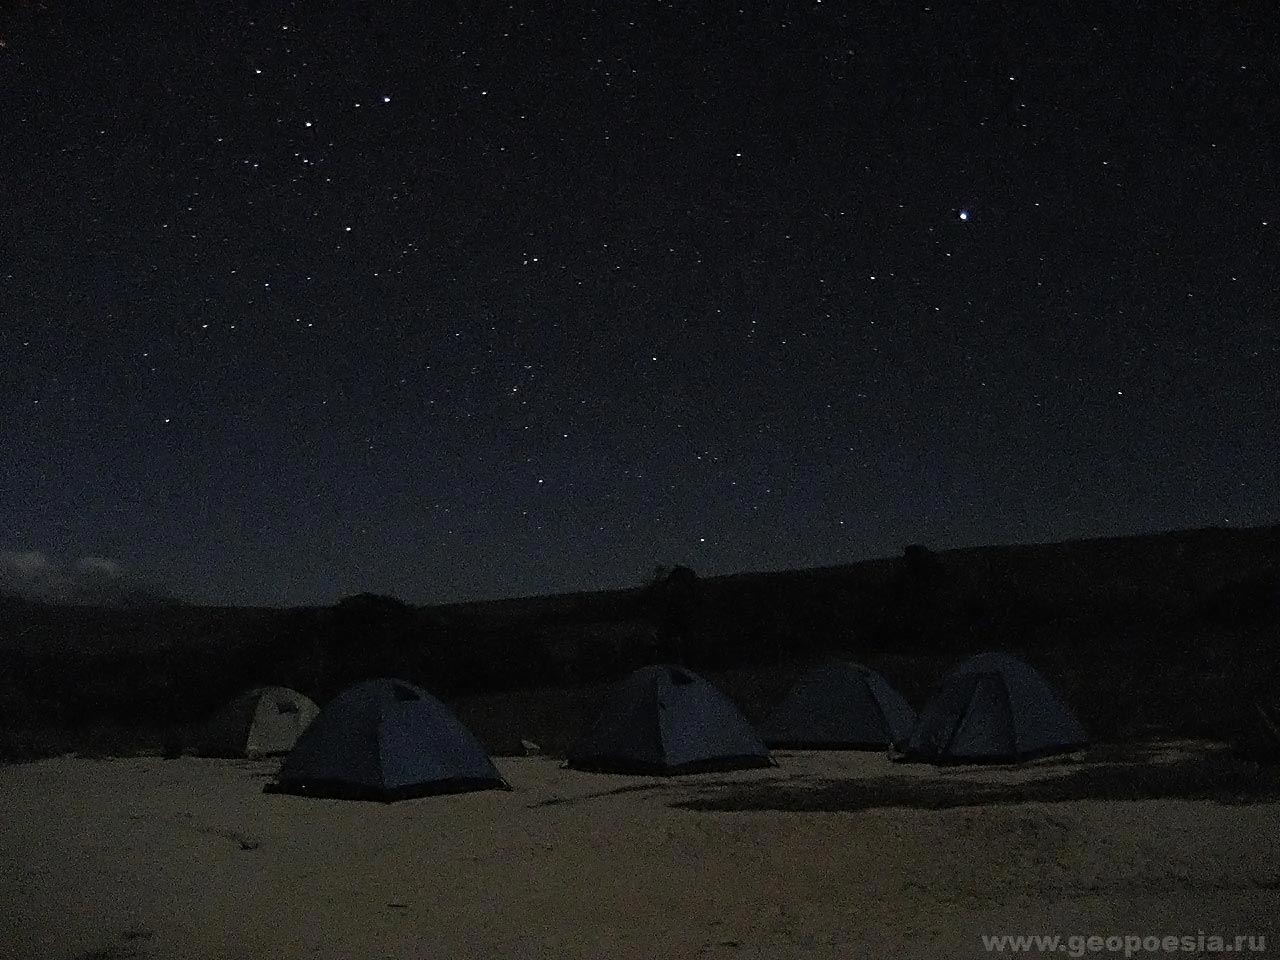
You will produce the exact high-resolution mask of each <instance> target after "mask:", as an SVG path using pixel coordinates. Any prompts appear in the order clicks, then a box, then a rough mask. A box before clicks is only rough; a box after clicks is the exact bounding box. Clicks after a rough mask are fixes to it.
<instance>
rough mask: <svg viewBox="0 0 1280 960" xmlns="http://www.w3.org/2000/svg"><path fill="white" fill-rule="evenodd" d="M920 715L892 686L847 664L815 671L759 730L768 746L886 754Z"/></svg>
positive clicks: (831, 664)
mask: <svg viewBox="0 0 1280 960" xmlns="http://www.w3.org/2000/svg"><path fill="white" fill-rule="evenodd" d="M915 722H916V712H915V710H913V709H912V708H911V705H910V704H908V703H907V701H906V700H904V699H903V698H902V694H900V693H898V691H897V690H895V689H894V688H893V687H892V686H890V684H889V682H888V681H887V680H885V679H884V677H882V676H880V674H878V673H876V672H875V671H874V670H872V669H870V668H869V667H864V666H862V665H861V664H858V663H850V662H848V661H847V660H830V661H827V662H825V663H820V664H818V665H816V666H814V667H813V668H812V669H811V670H809V671H808V672H807V673H805V674H804V675H803V676H801V677H800V679H799V680H797V681H796V684H795V686H793V687H792V688H791V692H790V693H788V694H787V696H786V697H784V698H783V700H782V701H781V702H780V703H779V704H778V705H777V706H776V707H775V708H774V709H773V710H772V711H771V712H770V714H769V716H768V718H767V719H766V720H765V721H764V722H763V723H762V724H761V725H760V735H761V736H762V737H763V738H764V742H765V743H767V744H768V745H769V746H770V747H782V748H787V747H791V748H794V749H801V750H806V749H809V750H812V749H835V750H853V749H877V750H883V749H885V748H886V747H888V746H889V744H890V743H892V742H894V741H895V740H902V739H905V738H906V736H907V734H909V733H910V732H911V728H912V727H913V726H914V725H915Z"/></svg>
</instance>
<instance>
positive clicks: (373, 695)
mask: <svg viewBox="0 0 1280 960" xmlns="http://www.w3.org/2000/svg"><path fill="white" fill-rule="evenodd" d="M491 788H507V785H506V783H505V781H503V779H502V777H501V776H500V775H499V773H498V771H497V769H496V768H495V767H494V765H493V762H492V761H491V760H490V759H489V757H488V755H487V754H486V753H485V752H484V748H483V747H482V746H481V745H480V743H479V742H478V741H477V740H476V738H475V737H474V736H472V735H471V732H470V731H469V730H467V728H466V727H464V726H463V725H462V724H461V723H460V722H459V720H458V718H457V717H455V716H454V714H453V711H451V710H450V709H449V708H448V707H446V706H445V705H444V704H443V703H441V702H440V701H439V700H437V699H436V698H435V697H433V696H431V694H429V693H427V692H426V691H425V690H423V689H422V688H420V687H415V686H413V685H412V684H409V683H405V682H403V681H401V680H390V679H379V680H366V681H364V682H363V683H358V684H356V685H355V686H353V687H349V688H347V689H346V690H345V691H343V692H342V693H341V694H339V695H338V697H337V698H336V699H335V700H334V701H333V702H332V703H330V704H329V705H328V706H327V707H325V708H324V710H322V711H321V712H320V716H318V717H317V718H316V720H315V722H314V723H312V724H311V726H310V727H309V728H308V729H307V732H306V733H305V734H303V736H302V737H300V738H299V739H298V744H297V746H296V747H294V748H293V752H291V753H290V754H289V756H287V757H286V758H285V760H284V763H283V764H281V766H280V773H279V775H278V777H277V782H276V783H274V784H268V786H267V787H266V788H265V789H266V791H267V792H269V793H296V794H301V795H303V796H312V797H337V798H341V799H350V800H383V801H391V800H401V799H405V798H407V797H419V796H425V795H427V794H433V793H459V792H462V791H466V790H485V789H491Z"/></svg>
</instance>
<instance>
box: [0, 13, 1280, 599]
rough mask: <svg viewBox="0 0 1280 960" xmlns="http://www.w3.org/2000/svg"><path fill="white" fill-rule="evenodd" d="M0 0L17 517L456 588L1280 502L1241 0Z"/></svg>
mask: <svg viewBox="0 0 1280 960" xmlns="http://www.w3.org/2000/svg"><path fill="white" fill-rule="evenodd" d="M0 11H2V12H0V44H3V46H0V183H3V184H4V189H3V191H2V192H0V228H2V229H0V321H2V322H0V450H2V451H3V454H2V462H3V476H4V482H3V483H2V484H0V518H2V519H0V550H2V551H7V553H6V555H7V556H9V557H10V558H13V557H24V558H26V559H25V560H24V561H23V562H24V563H27V564H28V565H30V564H31V563H33V562H38V563H46V564H48V565H52V566H57V565H62V566H63V567H65V568H67V569H70V568H71V566H73V565H74V564H76V563H83V562H85V560H84V558H97V559H91V560H90V561H88V562H89V563H90V564H91V565H92V564H98V565H99V566H102V564H109V565H111V568H112V569H117V568H118V569H120V570H123V571H126V572H127V573H128V575H129V576H133V577H137V578H139V579H140V580H143V581H146V582H149V583H152V584H159V585H162V586H163V587H164V589H166V590H168V591H169V592H171V593H173V594H175V595H178V596H181V597H184V598H187V599H191V600H195V601H198V602H208V603H227V604H269V605H286V604H305V603H329V602H333V601H334V600H336V599H337V598H339V597H341V596H344V595H347V594H351V593H355V592H358V591H362V590H369V591H375V592H381V593H390V594H394V595H396V596H399V597H401V598H403V599H405V600H408V601H410V602H417V603H434V602H448V601H456V600H469V599H483V598H493V597H504V596H521V595H532V594H541V593H550V592H561V591H571V590H587V589H603V588H611V587H619V586H632V585H637V584H639V583H642V582H644V580H645V579H646V578H647V577H648V576H650V574H651V572H652V570H653V567H654V566H655V565H657V564H666V565H670V564H674V563H684V564H687V565H689V566H691V567H692V568H693V569H695V570H696V571H697V572H698V573H700V574H703V575H709V574H715V573H728V572H734V571H741V570H766V569H781V568H789V567H800V566H817V565H824V564H836V563H844V562H852V561H855V560H859V559H863V558H867V557H872V556H881V555H889V554H896V553H898V552H900V550H901V548H902V546H903V545H904V544H906V543H912V542H922V543H927V544H928V545H930V546H932V547H934V548H945V547H951V546H965V545H978V544H987V543H1007V542H1036V541H1046V540H1056V539H1065V538H1071V537H1077V536H1102V535H1113V534H1124V533H1139V532H1149V531H1156V530H1165V529H1174V528H1183V527H1193V526H1207V525H1232V526H1235V525H1250V524H1258V523H1268V522H1277V521H1280V496H1278V494H1277V484H1276V470H1275V464H1276V463H1277V461H1280V440H1278V439H1277V431H1276V423H1277V422H1278V421H1280V372H1278V371H1280V293H1278V291H1280V268H1278V265H1280V186H1278V185H1277V184H1278V183H1280V162H1278V157H1280V148H1278V147H1277V144H1280V107H1277V94H1276V90H1277V89H1280V86H1278V85H1280V69H1278V68H1277V63H1276V59H1275V49H1276V48H1277V41H1278V40H1280V36H1278V34H1277V28H1276V26H1275V19H1274V14H1273V12H1271V11H1269V9H1268V4H1266V3H1263V2H1254V3H1249V2H1244V3H1240V2H1237V3H1221V4H1219V3H1203V2H1196V3H1189V2H1185V3H1182V2H1173V0H1162V2H1143V0H1134V2H1128V3H1122V4H1121V3H1117V4H1078V3H1074V2H1065V0H1063V2H1044V3H1034V4H1032V3H1024V2H1016V3H1015V2H997V0H984V2H977V0H970V2H944V0H936V2H933V3H932V4H930V3H918V2H917V3H903V2H899V0H892V2H887V0H877V2H862V3H856V4H854V3H837V2H832V0H823V2H817V0H811V2H807V3H769V4H763V3H751V4H745V3H744V4H741V5H738V4H734V3H718V2H656V0H651V2H646V3H621V4H617V5H612V4H599V5H593V6H587V5H584V4H578V3H545V4H544V3H538V4H521V3H516V4H509V5H508V4H499V3H490V2H485V0H481V2H474V3H460V2H449V3H443V2H442V3H429V2H419V0H414V2H407V0H391V2H375V3H369V4H357V3H331V2H325V0H308V2H305V3H286V2H281V0H266V2H254V3H249V2H238V0H225V2H213V3H200V4H194V3H158V2H131V3H123V2H108V0H103V2H101V3H95V4H78V3H69V2H68V3H61V2H57V0H45V2H44V3H43V4H37V3H13V2H8V3H6V4H4V5H3V6H2V7H0ZM32 558H37V559H36V560H35V561H33V560H32Z"/></svg>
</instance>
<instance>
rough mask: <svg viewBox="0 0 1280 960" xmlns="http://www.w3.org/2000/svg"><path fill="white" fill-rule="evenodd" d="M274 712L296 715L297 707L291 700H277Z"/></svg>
mask: <svg viewBox="0 0 1280 960" xmlns="http://www.w3.org/2000/svg"><path fill="white" fill-rule="evenodd" d="M276 710H277V711H278V712H280V713H297V712H298V705H297V704H296V703H294V702H293V701H291V700H277V701H276Z"/></svg>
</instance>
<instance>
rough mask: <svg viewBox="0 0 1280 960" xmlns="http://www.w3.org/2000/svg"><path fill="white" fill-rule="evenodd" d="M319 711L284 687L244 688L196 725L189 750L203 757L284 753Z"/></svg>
mask: <svg viewBox="0 0 1280 960" xmlns="http://www.w3.org/2000/svg"><path fill="white" fill-rule="evenodd" d="M319 712H320V709H319V707H317V706H316V705H315V704H314V703H313V702H312V701H311V699H310V698H309V697H306V696H304V695H303V694H301V693H299V692H298V691H297V690H290V689H289V688H288V687H257V688H255V689H253V690H246V691H245V692H244V693H242V694H240V696H238V697H236V698H235V699H234V700H232V701H231V702H230V703H228V704H227V705H226V706H225V707H223V708H222V709H221V710H219V711H218V712H217V713H215V714H214V715H213V716H212V717H211V718H209V720H208V721H207V722H206V723H205V724H204V725H203V726H202V727H201V728H200V730H199V731H198V733H197V734H196V736H195V738H194V743H193V744H192V750H191V752H192V753H195V754H197V755H198V756H206V757H266V756H271V755H272V754H281V753H288V752H289V751H290V750H292V749H293V745H294V743H296V742H297V740H298V737H299V736H300V735H301V734H302V732H303V731H304V730H306V729H307V727H308V726H309V725H310V724H311V721H312V720H314V719H315V718H316V715H317V714H318V713H319Z"/></svg>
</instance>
